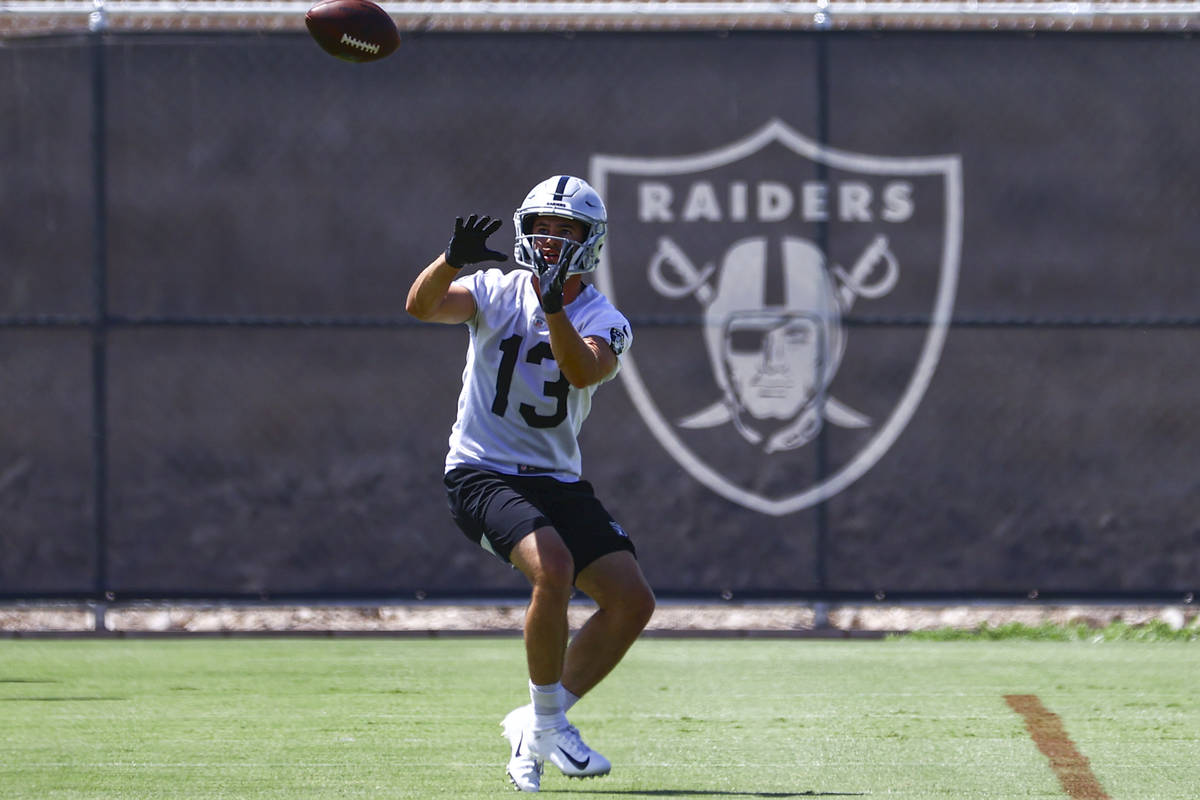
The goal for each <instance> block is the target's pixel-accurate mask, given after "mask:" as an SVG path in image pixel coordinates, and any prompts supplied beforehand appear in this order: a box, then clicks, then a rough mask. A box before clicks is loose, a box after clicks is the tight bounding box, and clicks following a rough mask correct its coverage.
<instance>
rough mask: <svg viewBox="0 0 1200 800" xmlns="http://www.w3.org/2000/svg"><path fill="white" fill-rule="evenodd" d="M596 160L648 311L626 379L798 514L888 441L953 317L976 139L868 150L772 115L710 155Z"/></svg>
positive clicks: (705, 465) (623, 278)
mask: <svg viewBox="0 0 1200 800" xmlns="http://www.w3.org/2000/svg"><path fill="white" fill-rule="evenodd" d="M590 177H591V182H592V184H593V186H595V187H596V189H597V190H598V191H599V192H600V194H601V196H602V197H604V199H605V202H606V204H607V206H608V210H609V228H610V230H611V231H612V232H613V234H612V235H611V236H610V237H609V241H608V243H607V245H606V247H605V249H604V251H603V252H602V254H601V262H600V267H599V269H598V270H597V276H596V277H597V283H598V284H599V286H600V288H601V289H602V290H603V291H604V292H605V294H607V295H608V296H609V298H610V299H612V300H613V302H614V303H615V304H616V305H617V306H618V307H619V308H620V309H621V310H622V311H623V312H624V313H625V314H626V315H627V316H629V317H630V318H631V319H632V320H633V321H634V324H635V325H636V326H637V327H638V345H637V347H636V348H634V349H633V350H631V351H630V352H629V353H628V354H627V355H626V356H625V357H624V359H623V366H622V369H621V373H620V375H621V379H622V381H623V382H624V384H625V387H626V388H627V390H628V391H629V394H630V396H631V398H632V399H633V403H634V405H635V406H636V407H637V409H638V412H639V413H640V414H641V416H642V418H643V419H644V420H645V422H646V424H647V425H648V426H649V428H650V430H651V431H652V432H653V433H654V436H655V437H656V438H657V439H658V441H659V443H660V444H661V445H662V446H663V447H664V448H665V449H666V450H667V452H669V453H670V454H671V455H672V456H673V457H674V458H675V460H676V461H678V462H679V464H680V465H681V466H682V467H683V468H684V469H685V470H687V472H689V473H690V474H691V475H692V476H693V477H695V478H696V479H697V480H698V481H700V482H701V483H703V484H705V485H706V486H708V487H709V488H711V489H712V490H713V491H715V492H717V493H719V494H721V495H723V496H724V497H726V498H728V499H730V500H733V501H735V502H737V503H740V504H742V505H744V506H745V507H747V508H750V509H753V510H755V511H759V512H761V513H764V514H772V515H782V514H788V513H792V512H795V511H799V510H801V509H804V508H807V507H809V506H812V505H814V504H815V503H819V502H821V501H823V500H826V499H828V498H829V497H832V496H833V495H835V494H837V493H838V492H840V491H841V490H843V489H844V488H845V487H846V486H848V485H850V484H851V483H852V482H854V481H855V480H857V479H858V478H860V477H861V476H862V475H863V474H864V473H865V472H867V471H868V470H869V469H870V468H871V467H872V466H873V465H875V464H876V463H877V462H878V461H879V459H880V458H881V457H882V456H883V454H884V453H886V452H887V450H888V449H889V448H890V447H891V446H892V444H893V443H894V442H895V441H896V440H897V438H898V437H899V436H900V434H901V433H902V432H903V430H904V427H905V426H906V425H907V424H908V421H909V420H910V419H911V418H912V415H913V413H914V412H915V411H916V409H917V406H918V405H919V403H920V402H921V398H922V397H923V395H924V393H925V390H926V388H927V387H928V386H929V382H930V380H931V378H932V377H933V373H934V369H935V367H936V366H937V362H938V359H939V357H940V355H941V351H942V343H943V341H944V340H945V337H946V331H947V327H948V324H949V321H950V318H951V313H952V310H953V306H954V294H955V287H956V283H957V277H958V261H959V250H960V243H961V232H962V181H961V168H960V160H959V157H958V156H957V155H948V156H932V157H914V158H902V157H887V156H871V155H863V154H859V153H851V152H846V151H842V150H836V149H833V148H830V147H825V146H822V145H819V144H817V143H815V142H813V141H811V140H809V139H807V138H805V137H804V136H802V135H800V134H799V133H797V132H796V131H794V130H792V129H791V128H790V127H788V126H787V125H785V124H784V123H782V122H780V121H778V120H772V121H771V122H769V123H768V124H767V125H766V126H765V127H763V128H762V129H761V130H759V131H757V132H756V133H754V134H752V135H750V136H748V137H747V138H745V139H742V140H741V141H737V142H734V143H732V144H729V145H728V146H726V147H722V148H720V149H718V150H713V151H711V152H707V153H700V154H697V155H685V156H668V157H654V158H636V157H622V156H610V155H596V156H593V157H592V160H591V176H590ZM818 443H819V444H820V446H818Z"/></svg>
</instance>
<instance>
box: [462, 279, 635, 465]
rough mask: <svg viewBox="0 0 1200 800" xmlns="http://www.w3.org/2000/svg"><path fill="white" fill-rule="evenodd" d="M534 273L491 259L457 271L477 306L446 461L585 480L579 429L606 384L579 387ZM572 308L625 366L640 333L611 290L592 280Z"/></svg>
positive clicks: (573, 316)
mask: <svg viewBox="0 0 1200 800" xmlns="http://www.w3.org/2000/svg"><path fill="white" fill-rule="evenodd" d="M530 277H531V273H529V272H527V271H526V270H523V269H518V270H513V271H511V272H504V271H502V270H499V269H489V270H484V271H481V272H474V273H472V274H470V275H466V276H463V277H461V278H458V279H457V280H456V281H455V283H457V284H459V285H460V286H465V287H466V288H467V289H469V290H470V292H471V294H472V295H473V296H474V297H475V305H476V307H477V308H478V311H476V313H475V316H474V317H472V318H471V319H470V320H468V321H467V327H468V328H469V329H470V331H471V344H470V346H469V347H468V349H467V364H466V367H465V368H464V369H463V387H462V393H461V394H460V395H459V397H458V419H457V420H456V421H455V423H454V428H453V430H452V431H451V432H450V452H449V453H448V454H447V456H446V469H447V470H450V469H453V468H454V467H459V466H471V467H479V468H482V469H489V470H494V471H496V472H502V473H505V474H509V475H549V476H551V477H554V478H557V479H559V480H562V481H577V480H579V477H580V471H581V462H580V456H579V443H578V440H577V436H578V434H579V429H580V428H581V427H582V425H583V421H584V420H585V419H587V415H588V412H589V411H591V408H592V394H593V393H594V392H595V391H596V388H597V386H598V385H599V384H594V385H592V386H589V387H587V388H586V389H576V388H575V387H573V386H571V384H570V383H569V382H568V381H567V379H566V377H565V376H564V375H563V374H562V372H561V371H560V370H559V368H558V362H557V361H555V360H554V354H553V352H552V351H551V350H550V331H549V329H548V328H547V327H546V315H545V313H544V312H543V311H542V307H541V304H540V303H539V302H538V296H537V292H535V291H534V290H533V285H532V283H531V281H530ZM565 311H566V313H567V317H568V319H570V320H571V323H572V324H573V325H574V326H575V329H576V330H577V331H579V334H580V335H581V336H584V337H587V336H595V337H598V338H600V339H603V340H604V341H606V342H608V343H609V344H610V345H611V346H612V348H613V350H614V351H615V352H616V354H617V356H618V369H619V356H620V355H621V354H622V353H623V352H624V351H625V349H626V348H627V347H629V345H630V344H631V343H632V341H633V336H632V333H631V332H630V328H629V321H628V320H627V319H625V317H624V316H623V315H622V314H621V313H620V312H619V311H617V310H616V308H614V307H613V305H612V303H610V302H609V301H608V298H606V297H605V296H604V295H602V294H601V293H600V292H599V291H598V290H597V289H596V288H595V287H593V286H588V287H586V288H584V290H583V291H582V292H581V293H580V295H579V296H578V297H577V298H576V299H575V300H574V301H573V302H572V303H570V304H569V305H567V306H566V307H565ZM616 373H617V370H613V373H612V375H609V376H608V378H606V379H605V380H610V379H611V378H612V377H613V375H616Z"/></svg>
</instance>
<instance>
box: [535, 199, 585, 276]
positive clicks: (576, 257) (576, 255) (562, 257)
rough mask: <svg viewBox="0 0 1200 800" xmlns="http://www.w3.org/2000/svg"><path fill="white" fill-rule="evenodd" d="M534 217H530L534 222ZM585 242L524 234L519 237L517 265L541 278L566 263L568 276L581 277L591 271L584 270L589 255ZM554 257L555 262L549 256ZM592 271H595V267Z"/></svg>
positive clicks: (539, 234)
mask: <svg viewBox="0 0 1200 800" xmlns="http://www.w3.org/2000/svg"><path fill="white" fill-rule="evenodd" d="M533 216H536V215H532V216H530V217H529V219H530V221H532V219H533ZM585 244H586V240H585V241H584V242H577V241H575V240H574V239H567V238H566V237H563V236H550V235H547V234H543V233H522V234H520V235H518V236H517V248H516V252H517V263H518V264H520V265H521V266H523V267H525V268H527V269H532V270H533V271H534V272H536V273H537V275H538V277H539V278H543V277H545V275H546V272H547V271H548V270H550V269H552V268H553V267H555V266H557V265H558V264H562V263H564V262H565V263H566V265H567V275H568V276H570V275H580V274H583V273H584V272H590V271H591V270H588V269H582V268H581V263H582V261H583V260H584V258H585V256H586V255H587V252H586V248H585V246H584V245H585ZM550 255H554V256H555V257H554V258H553V260H548V258H547V257H548V256H550ZM592 269H595V267H594V266H593V267H592Z"/></svg>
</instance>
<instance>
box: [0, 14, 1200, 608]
mask: <svg viewBox="0 0 1200 800" xmlns="http://www.w3.org/2000/svg"><path fill="white" fill-rule="evenodd" d="M13 5H14V4H12V3H9V4H7V7H5V6H4V5H0V19H4V17H5V13H6V12H7V11H8V10H9V9H11V7H12V6H13ZM110 5H112V6H115V5H117V4H115V3H113V4H110ZM199 5H200V4H199V3H195V4H190V5H189V8H190V7H193V6H199ZM114 14H115V12H114ZM114 18H115V16H114ZM222 18H223V19H225V17H222ZM1173 19H1185V20H1186V19H1189V18H1188V17H1187V16H1186V15H1184V16H1182V17H1178V16H1177V17H1173ZM1184 27H1186V26H1184ZM1198 61H1200V57H1198V51H1197V49H1196V45H1195V42H1194V41H1193V39H1191V38H1190V36H1189V35H1188V34H1186V33H1182V34H1177V33H1154V34H1152V35H1151V34H1137V33H1122V34H1119V35H1117V34H1095V33H1070V34H1065V33H1052V32H1051V33H1038V34H1037V35H1028V34H1026V33H1012V32H1003V31H1002V32H984V31H974V32H951V31H914V30H904V31H882V32H880V31H874V32H870V31H851V30H844V31H840V32H839V31H837V30H833V31H817V30H799V31H786V30H756V31H739V30H736V29H733V30H731V29H729V28H723V29H720V30H683V31H679V32H674V33H667V32H632V31H624V32H622V31H613V30H608V31H588V30H575V29H572V30H569V31H553V30H551V31H548V32H507V33H503V32H486V33H484V32H467V31H457V32H456V31H451V30H446V31H438V30H425V31H421V32H420V33H419V34H418V33H411V32H410V34H409V35H406V37H405V41H404V43H403V44H402V45H401V49H400V50H399V51H398V52H397V54H395V55H394V56H392V57H391V58H389V59H387V60H386V61H383V62H380V63H378V64H371V65H351V64H344V63H341V62H338V61H335V60H333V59H331V58H329V57H328V56H326V55H325V54H324V53H322V52H321V51H320V50H318V49H317V48H316V47H315V46H313V45H312V43H311V41H310V40H308V39H307V37H306V36H305V35H304V34H303V33H302V32H298V31H293V30H283V31H277V32H269V33H266V32H263V31H262V30H253V31H245V32H240V33H239V32H230V31H213V30H203V29H187V30H183V31H162V30H147V31H145V32H137V31H135V30H130V29H121V30H113V29H111V28H110V29H109V30H108V31H107V32H105V33H99V32H97V33H93V34H90V35H89V34H78V33H66V34H59V35H53V36H43V35H38V36H18V37H15V38H8V39H5V40H3V41H2V42H0V65H2V69H0V75H3V76H4V78H3V83H2V85H0V152H2V153H3V154H4V158H3V160H2V161H0V164H2V166H0V180H2V184H0V185H2V186H3V193H2V195H0V204H2V211H3V213H2V214H0V242H2V252H0V261H2V263H3V274H4V282H3V293H2V294H0V386H3V387H4V390H3V392H2V393H0V515H2V516H3V525H2V527H0V537H2V538H3V542H2V546H0V554H2V555H0V596H4V597H9V598H18V597H105V596H109V597H118V598H128V597H235V598H236V597H251V598H253V597H271V598H278V597H287V596H299V597H329V598H346V597H355V596H373V597H380V596H383V597H412V596H420V597H437V596H463V595H479V594H515V593H518V592H520V591H521V590H522V588H523V582H522V581H521V580H520V577H519V575H517V574H516V573H514V572H511V571H507V570H505V569H503V568H500V567H498V566H497V565H496V564H494V563H492V562H491V561H490V560H489V559H488V558H487V557H486V556H485V555H483V554H482V553H479V552H477V551H476V550H475V549H474V548H472V547H471V546H469V545H468V543H467V542H466V540H465V539H464V538H463V537H462V536H461V535H460V534H459V533H458V532H457V531H456V529H454V527H453V525H452V523H451V522H450V520H449V517H448V514H447V512H446V508H445V505H444V500H443V495H442V491H441V481H440V478H441V476H440V473H441V461H442V457H443V455H444V448H445V443H446V436H447V434H448V432H449V427H450V424H451V423H452V421H453V418H454V411H455V408H454V403H455V398H456V397H457V391H458V386H459V376H460V372H461V369H462V363H463V351H464V349H465V346H466V334H465V331H463V330H462V329H460V328H458V327H440V326H426V325H420V324H417V323H415V322H413V321H412V320H410V319H409V318H407V317H406V316H405V315H404V314H403V301H404V294H405V292H406V290H407V287H408V284H409V282H410V280H411V278H412V276H414V275H415V274H416V272H417V271H418V270H419V269H421V268H422V267H423V266H424V265H425V264H426V263H428V262H429V260H430V259H431V258H432V257H433V256H434V254H436V253H437V252H438V250H439V249H440V248H441V247H443V246H444V243H445V239H446V238H447V236H448V234H449V231H450V227H451V224H452V221H453V218H454V216H455V215H458V214H464V213H471V212H476V211H478V212H481V213H490V214H493V215H497V216H500V217H501V218H503V219H505V220H506V224H505V226H504V228H503V229H502V230H501V231H500V232H499V233H498V234H497V240H498V241H504V240H507V239H508V238H509V237H511V236H512V230H511V224H509V223H508V222H507V219H508V215H510V214H511V212H512V210H513V209H514V208H515V206H516V205H517V204H518V203H519V201H520V198H521V197H522V196H523V195H524V192H525V191H526V190H527V189H528V188H529V187H530V186H532V185H533V184H534V183H536V182H537V181H539V180H541V179H542V178H544V177H546V176H547V175H550V174H554V173H558V172H570V173H576V174H583V175H587V176H588V177H589V178H590V179H591V180H592V181H593V182H594V183H596V184H597V185H598V186H599V187H601V188H602V190H603V193H604V195H605V197H606V199H607V201H608V204H609V209H610V216H611V219H612V234H611V237H610V244H609V246H608V249H607V262H606V264H605V265H603V267H602V269H601V271H600V273H599V274H598V276H597V280H598V282H599V284H600V285H601V287H602V288H604V289H605V290H606V292H608V293H609V294H610V295H612V296H613V297H614V299H615V300H616V301H617V304H618V305H619V306H620V307H621V308H622V309H623V310H624V311H626V313H627V314H628V315H629V316H630V318H631V320H632V322H633V326H634V330H635V345H634V347H633V348H632V350H631V351H630V355H631V356H632V360H631V361H628V362H627V365H626V368H625V369H624V370H623V374H622V377H621V379H620V380H618V381H614V382H613V383H611V384H609V385H607V386H605V387H603V388H602V389H601V390H600V392H599V394H598V395H597V397H596V405H595V409H594V412H593V415H592V418H591V419H590V420H589V423H588V425H587V426H585V428H584V435H583V448H584V456H585V464H584V467H585V473H586V474H587V476H588V477H589V478H590V479H591V480H592V481H593V482H594V483H596V484H597V487H598V489H599V491H600V494H601V496H602V497H604V498H605V500H606V502H607V504H608V505H609V506H610V508H611V510H612V511H613V512H614V513H615V514H616V516H617V517H618V519H620V520H621V521H622V524H623V525H624V526H625V527H626V528H627V529H628V530H629V531H630V532H631V534H632V535H633V537H634V539H635V541H636V542H637V544H638V547H639V552H640V554H641V557H642V560H643V564H644V566H645V569H646V572H647V574H648V576H649V577H650V579H651V582H652V583H653V584H654V585H655V586H656V587H657V588H658V589H659V591H660V593H661V594H663V595H664V596H671V595H678V596H692V595H698V596H714V597H715V596H722V595H723V596H739V597H747V596H749V597H756V596H759V597H761V596H771V597H792V596H800V595H804V596H826V597H837V596H864V597H870V596H875V595H878V596H883V595H887V596H889V597H904V596H956V597H963V596H968V597H990V596H1005V597H1013V596H1025V595H1026V594H1028V593H1030V592H1040V593H1041V594H1042V596H1048V595H1051V594H1055V593H1057V594H1060V595H1070V596H1073V595H1081V596H1088V597H1116V596H1127V595H1142V596H1149V595H1155V596H1164V597H1171V598H1178V597H1184V596H1189V593H1191V592H1193V591H1194V590H1195V588H1196V585H1197V576H1198V575H1200V500H1198V498H1200V486H1198V485H1197V482H1198V480H1200V479H1198V478H1197V476H1198V475H1200V470H1198V469H1197V460H1196V459H1197V457H1196V452H1198V448H1197V444H1198V443H1200V437H1198V430H1197V423H1196V419H1197V418H1196V415H1195V398H1196V397H1197V396H1200V379H1198V378H1197V377H1196V374H1195V370H1194V369H1192V368H1191V366H1190V365H1191V362H1192V361H1193V360H1194V358H1193V356H1194V353H1195V352H1196V350H1197V345H1198V344H1200V303H1198V301H1197V298H1200V277H1197V272H1196V270H1195V269H1194V267H1195V264H1196V263H1197V262H1198V261H1200V258H1198V257H1200V226H1197V225H1196V224H1195V222H1196V220H1195V209H1196V208H1197V207H1200V196H1198V193H1200V188H1198V187H1200V175H1198V174H1197V170H1198V169H1200V168H1198V167H1197V164H1200V152H1198V148H1200V145H1198V144H1197V141H1196V139H1195V137H1194V136H1193V135H1191V132H1192V131H1194V130H1196V128H1197V119H1196V113H1197V112H1196V107H1195V104H1194V103H1192V102H1190V101H1189V98H1191V97H1194V96H1195V95H1196V92H1197V89H1198V88H1200V86H1197V81H1198V80H1200V79H1198V78H1197V76H1198V75H1200V70H1197V68H1196V67H1197V66H1198ZM881 238H882V240H883V243H884V244H883V245H882V249H881V247H880V246H879V244H878V243H879V242H880V239H881ZM664 241H666V242H668V243H669V247H668V249H666V250H664V249H663V248H664V244H663V242H664ZM670 248H674V249H670ZM781 248H782V249H781ZM873 248H874V249H873ZM868 253H873V254H874V256H873V257H872V258H868ZM889 257H890V259H891V261H889V260H888V258H889ZM893 262H894V264H895V272H894V274H891V273H889V272H888V264H890V263H893ZM758 264H761V265H764V268H763V271H762V273H761V274H762V275H764V276H765V277H763V278H762V279H761V280H762V281H763V283H762V286H761V287H760V290H759V294H757V295H756V296H755V297H753V298H752V299H750V300H745V299H743V300H742V301H741V305H736V304H734V305H728V304H729V303H730V302H732V301H729V300H728V297H730V296H731V295H730V292H731V291H732V290H728V291H727V290H726V289H725V288H723V287H724V286H725V284H726V283H728V284H729V285H732V284H733V283H734V282H736V281H737V280H738V279H737V278H734V277H730V278H729V279H728V281H726V280H725V276H735V275H737V274H758V273H754V271H753V268H754V267H755V265H758ZM813 264H816V265H818V266H820V267H821V269H819V270H815V269H813V268H812V266H813ZM747 265H749V266H747ZM858 265H863V266H861V268H858V269H856V266H858ZM705 270H707V272H705ZM739 270H742V272H741V273H739ZM745 270H750V272H745ZM705 275H707V277H704V278H703V279H702V276H705ZM889 275H891V277H889ZM741 280H743V281H745V280H749V279H747V278H743V279H741ZM705 287H707V293H706V292H705ZM798 287H799V288H798ZM780 298H783V299H780ZM822 298H824V300H822ZM830 298H832V300H830ZM825 301H830V302H831V303H832V305H828V306H827V307H825V308H826V311H825V312H823V313H822V314H816V315H814V314H815V312H814V308H816V307H817V306H818V305H819V303H820V302H825ZM721 303H726V306H725V307H724V308H725V310H726V311H729V312H730V313H729V314H727V315H726V316H720V315H718V314H717V310H718V309H719V308H722V307H723V306H721ZM830 309H832V311H831V310H830ZM831 314H832V315H833V316H832V317H831ZM766 317H770V320H769V322H770V326H769V327H770V328H771V332H768V333H769V334H770V336H774V337H775V338H773V339H770V341H775V342H786V341H788V340H786V339H784V338H780V337H782V336H783V334H782V333H780V332H781V331H783V330H784V324H785V323H786V324H788V325H792V326H793V328H794V327H796V326H799V327H803V326H804V325H810V327H811V326H815V328H814V330H816V331H817V334H818V336H817V340H818V341H819V342H821V343H822V344H821V346H820V347H818V348H817V351H818V352H817V353H816V355H815V356H813V355H812V354H811V353H810V354H809V355H810V357H811V358H813V359H815V360H813V361H810V362H803V358H804V356H803V354H800V353H799V351H795V359H793V360H792V361H790V362H788V363H782V362H781V363H776V365H775V369H776V370H777V372H778V373H780V374H783V373H786V374H788V375H791V378H789V379H788V380H789V381H790V382H788V381H784V382H782V383H780V385H779V386H780V388H778V391H777V392H776V395H775V396H774V399H773V401H772V402H774V403H776V405H774V406H771V407H770V408H765V409H756V408H755V407H754V406H753V405H752V404H751V403H750V402H749V401H748V400H745V395H744V394H743V393H741V392H739V390H738V388H739V386H740V384H738V383H737V382H738V381H739V380H742V379H741V378H739V377H738V374H739V373H736V372H735V371H734V370H735V366H734V364H735V361H736V357H737V356H738V355H739V353H738V352H737V351H736V348H735V349H722V348H733V347H734V345H733V344H732V343H733V342H734V338H733V337H732V336H728V337H727V336H726V334H727V333H728V332H729V328H730V326H731V325H732V322H731V320H734V319H737V320H743V321H744V320H751V319H752V320H756V321H757V323H761V322H762V320H763V319H764V318H766ZM832 318H835V321H836V324H833V323H831V322H830V320H831V319H832ZM814 320H815V322H814ZM757 323H756V324H757ZM739 324H740V323H739ZM744 327H747V328H748V327H751V326H744ZM718 329H719V330H720V331H722V333H721V335H720V336H715V335H712V334H711V332H712V331H714V330H718ZM756 330H757V331H758V334H759V338H758V339H757V340H756V341H755V343H754V344H753V345H752V346H750V347H749V350H743V351H741V355H746V354H747V353H749V356H750V357H749V358H748V360H746V361H745V363H747V364H751V363H753V364H757V365H759V366H758V367H747V369H749V370H750V371H751V372H754V371H755V370H757V373H756V374H762V373H764V372H765V368H764V367H762V366H761V365H762V364H766V363H768V361H769V358H768V354H767V349H766V348H767V345H765V344H764V342H765V341H767V340H768V339H767V338H766V336H767V334H765V333H764V331H766V327H764V326H763V325H759V327H758V328H757V329H756ZM789 330H790V329H789ZM779 346H780V347H785V345H784V344H780V345H779ZM786 346H791V345H786ZM789 352H791V351H789ZM803 363H808V368H809V372H808V373H804V368H803V367H802V366H797V364H803ZM813 364H815V365H816V366H815V367H814V366H813ZM724 370H729V371H728V372H723V371H724ZM805 375H807V379H806V378H805ZM746 380H747V381H750V380H751V379H750V378H746ZM806 380H808V383H807V384H806V383H805V381H806ZM748 385H749V384H747V386H748ZM806 385H808V386H809V389H810V391H809V394H808V395H804V389H803V387H804V386H806ZM798 387H799V388H798ZM788 393H792V394H795V395H796V396H795V397H794V398H793V401H794V402H792V401H788V400H787V399H786V398H787V396H788ZM797 393H798V394H797ZM802 395H804V396H802ZM739 398H741V399H739ZM781 398H782V399H781ZM789 402H790V405H789ZM785 407H786V408H785ZM797 409H799V410H797ZM701 412H704V413H703V414H702V413H701ZM806 414H807V415H808V416H807V417H806V416H805V415H806ZM802 423H803V424H802ZM806 426H807V427H806ZM805 431H807V432H805ZM771 442H774V443H775V444H773V445H771V444H769V443H771ZM772 448H773V449H772Z"/></svg>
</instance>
